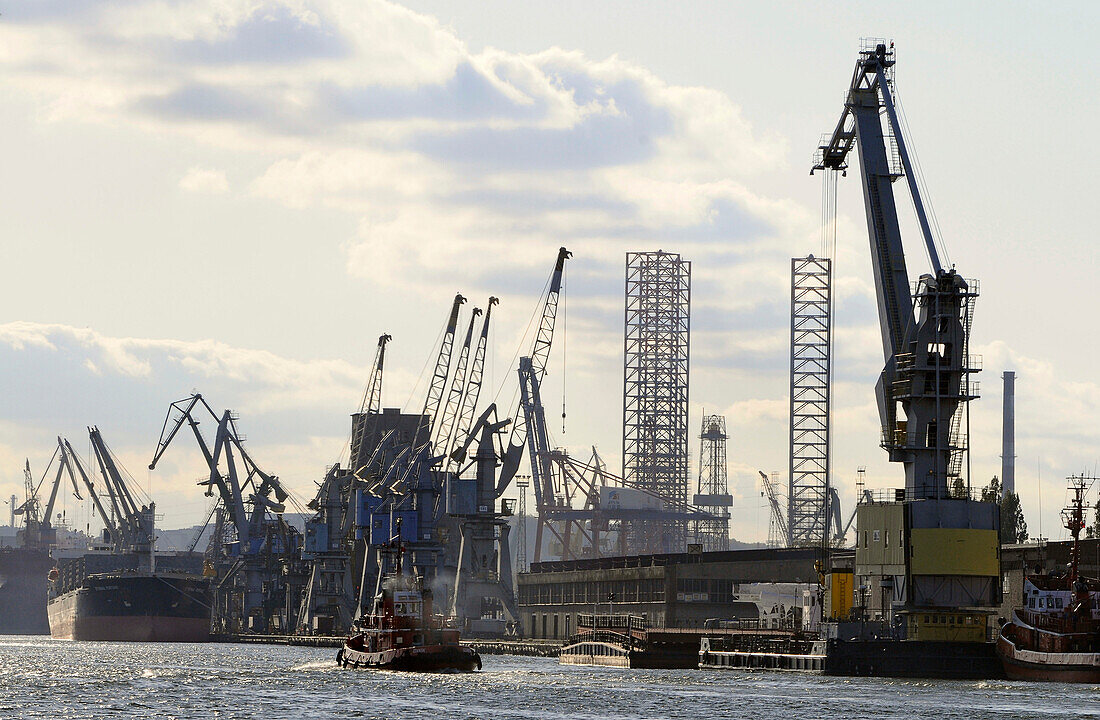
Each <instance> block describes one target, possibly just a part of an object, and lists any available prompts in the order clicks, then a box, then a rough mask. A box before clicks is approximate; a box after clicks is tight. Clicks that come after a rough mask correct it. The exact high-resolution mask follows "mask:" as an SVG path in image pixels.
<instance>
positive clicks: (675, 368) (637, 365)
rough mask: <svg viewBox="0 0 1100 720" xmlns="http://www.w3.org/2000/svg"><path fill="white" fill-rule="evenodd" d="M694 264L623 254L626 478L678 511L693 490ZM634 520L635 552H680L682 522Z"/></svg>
mask: <svg viewBox="0 0 1100 720" xmlns="http://www.w3.org/2000/svg"><path fill="white" fill-rule="evenodd" d="M690 326H691V263H690V262H688V261H686V260H683V259H682V258H681V257H680V255H679V254H678V253H667V252H664V251H661V250H658V251H657V252H632V253H627V254H626V333H625V334H626V339H625V348H624V358H623V364H624V372H623V380H624V383H623V385H624V387H623V477H624V478H626V480H627V481H629V482H630V483H632V484H633V486H634V487H639V488H643V489H645V490H646V491H648V492H650V493H653V494H654V495H657V496H659V497H661V498H664V499H665V501H666V505H668V506H670V508H671V507H675V508H685V507H686V506H687V499H688V497H687V495H688V428H687V424H688V344H689V336H690ZM659 514H660V513H657V512H655V513H652V514H651V517H650V518H649V519H645V518H640V519H639V520H637V521H634V522H632V523H631V525H630V528H629V530H628V534H627V546H628V548H629V549H630V551H631V552H634V553H661V552H682V551H683V550H684V549H685V541H686V539H687V523H686V522H685V521H684V520H675V519H665V518H661V517H659Z"/></svg>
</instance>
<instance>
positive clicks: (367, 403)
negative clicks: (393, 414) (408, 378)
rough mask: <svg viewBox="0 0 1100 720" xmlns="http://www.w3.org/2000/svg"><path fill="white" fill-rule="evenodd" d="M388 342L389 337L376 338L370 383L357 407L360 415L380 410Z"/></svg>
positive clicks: (390, 337) (390, 338) (391, 338)
mask: <svg viewBox="0 0 1100 720" xmlns="http://www.w3.org/2000/svg"><path fill="white" fill-rule="evenodd" d="M390 340H393V337H392V336H390V335H379V336H378V349H377V350H375V352H374V364H373V365H372V366H371V374H370V381H369V382H368V383H367V390H366V392H364V393H363V402H362V403H361V404H360V405H359V412H361V413H372V414H377V413H378V412H379V411H380V410H381V409H382V366H383V365H385V363H386V344H387V343H389V341H390Z"/></svg>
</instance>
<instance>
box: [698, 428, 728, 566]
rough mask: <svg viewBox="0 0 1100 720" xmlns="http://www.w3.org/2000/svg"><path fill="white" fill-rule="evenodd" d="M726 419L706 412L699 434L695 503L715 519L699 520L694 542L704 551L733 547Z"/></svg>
mask: <svg viewBox="0 0 1100 720" xmlns="http://www.w3.org/2000/svg"><path fill="white" fill-rule="evenodd" d="M728 438H729V436H728V435H726V419H725V418H724V417H722V416H721V415H705V416H704V417H703V429H702V431H701V432H700V433H699V441H700V442H699V486H698V491H697V493H696V495H695V497H694V498H692V504H693V505H695V507H697V508H698V509H700V510H702V511H704V512H707V513H710V514H711V515H712V516H713V519H707V520H695V521H694V522H693V523H692V525H693V528H692V530H693V533H692V534H693V535H694V542H696V543H699V544H700V545H702V546H703V551H704V552H713V551H716V550H729V549H730V537H729V524H730V520H729V517H730V513H729V509H730V507H731V506H732V505H733V498H732V497H730V494H729V488H728V485H727V482H726V440H727V439H728Z"/></svg>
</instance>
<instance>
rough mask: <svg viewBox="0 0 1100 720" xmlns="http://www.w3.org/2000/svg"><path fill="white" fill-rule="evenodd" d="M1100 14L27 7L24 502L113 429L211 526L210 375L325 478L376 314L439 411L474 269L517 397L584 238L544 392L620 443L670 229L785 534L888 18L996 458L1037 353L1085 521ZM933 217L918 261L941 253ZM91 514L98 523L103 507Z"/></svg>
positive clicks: (8, 405) (18, 298)
mask: <svg viewBox="0 0 1100 720" xmlns="http://www.w3.org/2000/svg"><path fill="white" fill-rule="evenodd" d="M1098 14H1100V13H1098V12H1097V10H1096V9H1095V8H1094V6H1093V5H1091V4H1086V3H1080V4H1071V3H1064V4H1059V5H1056V6H1051V7H1047V6H1040V5H1036V4H1025V3H1002V2H998V3H968V4H965V5H964V6H962V7H960V6H959V5H958V4H957V3H939V4H936V3H931V4H929V3H921V4H920V5H919V7H918V6H916V5H914V4H897V5H894V6H892V7H890V8H885V9H884V8H883V7H882V3H873V4H872V3H859V2H850V3H845V4H843V6H842V7H828V6H826V5H824V4H820V3H736V2H701V1H692V2H682V1H681V2H601V3H591V2H574V1H570V0H559V1H558V2H554V3H526V2H522V3H521V2H514V1H511V2H505V1H503V0H482V1H481V2H467V3H456V2H443V1H442V0H409V2H406V3H405V4H403V5H399V4H396V3H391V2H383V1H381V0H354V1H352V0H328V1H315V2H307V1H305V0H284V1H281V2H280V1H275V0H189V1H185V0H127V1H125V2H123V1H122V0H118V1H111V0H103V1H101V2H96V3H88V2H80V1H77V0H22V1H19V0H9V1H8V2H5V3H2V6H0V70H2V73H3V75H2V77H3V79H2V80H0V93H2V102H0V122H2V126H3V128H4V132H3V134H2V136H0V146H2V148H3V152H2V153H0V157H2V158H3V161H2V163H0V237H2V238H3V241H2V242H3V248H4V254H3V263H2V264H0V308H2V315H0V363H2V367H3V368H4V372H3V374H2V376H0V378H2V379H0V383H2V385H0V496H2V497H7V496H8V495H10V494H12V493H20V494H21V484H22V474H21V466H22V462H23V458H25V457H29V458H30V460H31V464H32V468H34V469H35V472H36V474H38V473H41V472H42V470H43V469H44V467H45V464H46V462H47V461H48V460H49V458H50V455H51V453H52V451H53V446H54V443H55V440H54V438H55V437H56V436H57V435H58V434H60V435H64V436H66V437H68V438H70V439H71V441H72V443H73V445H74V447H76V448H77V450H78V451H80V452H86V451H87V447H88V444H87V440H86V431H85V426H87V425H92V424H95V425H98V426H99V427H100V429H101V430H102V432H103V434H104V437H105V438H106V439H107V441H108V442H109V443H110V444H111V445H112V447H113V448H114V450H115V452H116V453H117V454H118V455H119V456H120V457H121V458H122V459H123V461H124V462H125V464H126V466H127V467H128V468H129V469H130V470H131V471H132V473H133V475H134V477H135V479H136V480H137V481H138V482H139V483H140V484H141V485H142V486H144V487H149V488H151V490H152V493H153V495H154V496H155V497H156V498H157V499H158V504H159V506H160V507H161V508H162V509H163V514H164V518H163V520H161V524H162V525H164V526H167V527H176V526H181V525H187V524H191V523H193V522H197V521H198V520H199V519H200V517H201V516H202V515H203V513H204V510H205V508H206V507H207V505H206V503H207V501H206V500H205V499H204V498H203V497H202V495H201V493H200V491H199V490H198V489H197V488H195V487H194V485H193V482H194V479H195V478H197V477H198V476H200V475H202V473H203V465H202V462H201V458H200V456H199V452H198V450H197V448H196V447H195V446H194V443H193V441H190V442H189V441H188V440H187V439H186V438H180V441H179V442H178V445H177V446H176V447H174V448H173V449H171V450H170V451H169V453H168V455H167V456H166V457H165V460H164V461H163V462H162V464H161V465H160V466H159V467H158V470H157V471H155V472H153V473H149V472H148V471H146V470H145V466H146V465H147V464H148V460H149V458H150V457H151V455H152V452H153V450H154V448H155V445H156V442H157V438H158V435H159V432H160V427H161V423H162V421H163V419H164V415H165V412H166V411H167V408H168V404H169V403H170V402H171V401H173V400H176V399H179V398H182V397H185V396H187V395H188V394H190V393H191V392H192V391H194V390H198V391H201V392H202V393H203V394H204V395H205V396H206V397H207V398H208V399H209V400H210V402H211V404H213V405H214V406H215V407H216V408H218V409H221V408H232V409H234V410H235V411H237V412H239V413H240V415H241V427H242V428H243V430H244V432H246V433H247V435H248V442H249V448H250V450H251V452H252V454H253V455H254V457H255V458H256V459H257V460H258V461H259V462H260V463H261V465H263V466H264V467H265V468H267V469H268V470H270V471H272V472H275V473H277V474H278V475H280V476H281V477H282V478H283V479H284V481H285V482H286V483H287V485H289V486H290V487H291V488H292V489H294V490H295V491H296V492H297V494H298V495H299V496H301V497H302V498H308V497H310V496H311V495H312V493H313V488H314V482H315V481H316V480H319V479H320V478H321V476H322V475H323V473H324V471H325V468H326V466H327V465H329V464H331V463H333V462H336V461H337V460H339V459H340V458H341V455H342V453H344V452H345V451H344V447H345V445H346V442H347V432H348V428H347V426H348V420H347V416H348V413H350V412H351V411H352V410H354V409H355V407H356V406H357V404H358V402H359V397H360V395H361V392H362V387H363V384H364V382H365V379H366V374H367V369H368V366H369V364H370V361H371V358H372V355H373V349H374V344H375V341H376V339H377V337H378V335H380V334H381V333H383V332H388V333H391V334H392V335H393V336H394V340H393V343H392V344H391V346H390V352H389V365H388V368H387V377H386V387H385V393H384V404H386V405H388V406H398V407H406V408H408V409H412V408H415V407H418V406H419V405H420V403H422V397H423V392H424V382H423V375H422V373H423V370H422V369H423V368H424V367H425V363H426V362H427V361H428V360H429V358H430V356H431V354H432V352H433V343H435V341H436V338H437V337H438V334H439V331H440V327H441V325H442V323H443V320H444V316H445V314H446V312H447V309H448V307H449V303H450V301H451V298H452V297H453V294H454V293H455V292H457V291H461V292H463V293H464V294H465V295H466V296H467V297H469V298H470V300H471V305H475V304H476V305H480V306H484V302H485V298H486V297H487V296H488V295H490V294H493V295H497V296H499V297H500V298H501V304H500V306H499V308H497V309H496V311H495V314H494V317H495V318H496V319H497V320H498V322H497V324H496V326H495V330H494V333H493V336H492V348H491V349H492V358H491V359H490V362H489V367H488V370H489V372H488V375H489V377H488V382H487V386H491V388H490V389H489V390H488V391H487V392H486V395H487V396H490V397H495V398H496V399H497V400H498V401H499V402H500V403H501V404H502V405H503V406H505V407H509V408H510V407H511V406H512V403H513V398H514V396H515V381H514V366H513V362H514V357H515V355H516V352H517V350H518V349H519V348H520V346H521V338H522V337H523V333H524V330H525V328H526V327H527V324H528V321H529V319H530V317H531V314H532V312H533V310H534V309H535V306H536V303H537V299H538V295H539V292H540V290H541V289H542V287H543V283H544V281H545V278H546V276H547V274H548V272H549V270H550V266H551V263H552V262H553V259H554V256H555V252H556V249H557V248H558V246H560V245H565V246H567V247H568V248H569V249H570V250H572V251H573V252H574V258H573V260H571V261H570V263H569V266H568V270H567V275H568V280H567V290H566V294H567V298H568V300H567V311H566V315H565V319H564V320H563V323H562V325H563V328H562V329H563V330H564V331H565V332H564V333H563V334H561V335H559V343H558V345H557V350H556V352H555V356H554V358H553V359H552V361H551V368H550V374H549V375H548V378H547V381H546V385H547V387H546V392H545V393H544V397H547V398H548V404H549V406H550V407H549V410H548V414H549V415H550V416H551V417H555V418H556V417H557V416H559V415H560V411H559V406H560V404H561V402H562V397H563V396H564V398H565V400H566V404H567V414H568V418H567V422H566V428H565V432H564V433H561V432H558V433H556V441H557V442H558V443H560V444H563V445H566V446H568V447H569V448H571V449H572V450H573V451H574V452H575V453H576V454H579V455H585V456H586V455H587V454H588V452H589V448H590V447H591V446H592V445H596V446H598V448H599V450H600V452H601V453H602V454H603V455H604V456H605V458H607V459H608V461H609V462H610V465H611V466H612V467H618V466H619V464H620V447H621V422H622V418H621V412H622V411H621V383H622V370H621V364H622V314H623V301H622V287H623V259H624V253H625V251H627V250H652V249H658V248H662V249H665V250H670V251H676V252H680V253H682V254H683V255H684V256H685V257H686V258H688V259H690V260H692V261H693V262H694V285H693V308H692V309H693V316H692V319H693V334H692V388H691V405H692V419H691V425H692V427H693V428H694V427H697V426H698V424H699V418H700V417H701V415H702V413H703V411H704V410H705V411H706V412H708V413H712V412H718V413H723V414H725V415H726V417H727V420H728V422H729V428H730V434H731V440H730V448H729V457H730V460H731V462H730V480H731V489H732V490H733V492H734V494H735V495H736V497H737V507H736V508H735V510H734V528H733V534H734V536H735V537H737V538H739V539H743V540H755V539H762V538H764V537H766V535H767V514H766V511H765V510H764V509H763V508H762V505H761V502H760V497H759V487H758V483H757V482H756V473H755V471H756V469H758V468H759V469H764V470H784V469H785V468H786V456H787V420H786V417H787V402H788V400H787V353H788V332H789V331H788V310H789V271H790V270H789V267H790V266H789V262H790V257H792V255H804V254H806V253H809V252H815V251H818V248H819V236H820V233H819V225H820V221H821V212H820V192H821V188H820V184H819V183H820V179H819V178H812V177H810V176H809V175H808V172H807V171H808V167H809V161H810V157H811V155H812V153H813V150H814V148H815V147H816V144H817V142H818V138H819V135H820V134H821V133H823V132H826V131H828V130H830V129H831V128H832V126H833V124H834V123H835V121H836V118H837V116H838V114H839V112H840V109H841V102H842V99H843V95H844V91H845V89H846V87H847V83H848V80H849V77H850V74H851V69H852V64H853V62H854V59H855V55H856V51H857V50H858V46H859V39H860V38H861V37H864V36H885V37H891V38H893V39H894V40H895V41H896V42H897V48H898V68H897V87H898V93H899V96H900V98H901V102H902V106H903V109H904V111H905V115H906V118H907V121H908V124H909V127H910V129H911V131H912V140H913V143H914V148H915V150H916V153H917V156H918V158H919V160H920V163H921V166H922V168H923V171H924V175H925V179H926V181H927V184H928V187H929V190H930V199H931V201H932V203H933V206H934V208H935V210H936V214H937V216H938V218H939V224H940V226H941V228H942V230H943V240H944V242H945V244H946V246H947V248H948V251H949V256H950V258H949V259H950V261H951V262H952V263H954V264H956V266H957V268H958V269H959V271H960V272H961V273H962V274H963V275H965V276H967V277H977V278H979V279H980V281H981V290H982V298H981V300H980V304H979V306H978V312H977V317H976V320H975V334H974V339H973V343H974V350H975V351H976V352H978V353H981V354H982V355H983V356H984V366H985V370H984V372H983V373H982V378H981V379H982V391H983V392H982V395H983V398H982V399H981V400H980V401H978V402H977V403H975V406H974V409H973V413H972V424H973V428H974V434H973V447H974V456H973V466H974V481H975V483H982V484H984V483H985V482H987V481H988V479H989V477H991V476H992V475H993V474H995V473H997V472H998V471H999V467H1000V459H999V454H1000V447H999V442H1000V440H999V438H1000V403H1001V392H1000V373H1001V372H1002V371H1003V370H1005V369H1013V370H1016V372H1017V373H1018V383H1017V396H1018V397H1017V425H1018V428H1017V433H1018V444H1017V454H1018V457H1019V461H1018V462H1019V465H1018V470H1017V478H1018V479H1017V485H1018V489H1019V490H1020V492H1021V495H1022V496H1023V502H1024V508H1025V511H1026V513H1027V517H1028V520H1029V523H1031V526H1032V532H1033V534H1034V533H1035V530H1036V529H1037V528H1038V524H1039V517H1040V514H1039V502H1040V493H1039V487H1040V484H1039V483H1038V482H1037V476H1039V475H1041V477H1042V482H1041V488H1042V509H1043V515H1042V523H1043V532H1044V534H1045V535H1048V536H1052V537H1058V536H1059V530H1058V525H1057V510H1058V508H1059V507H1060V506H1061V504H1062V502H1063V498H1064V491H1063V487H1064V481H1063V479H1062V478H1064V476H1065V475H1067V474H1069V473H1070V472H1080V471H1082V470H1088V471H1092V470H1094V469H1095V468H1096V467H1097V463H1098V462H1100V447H1098V446H1097V443H1096V439H1097V436H1098V435H1100V431H1097V429H1096V427H1097V416H1098V413H1097V408H1098V405H1100V385H1098V383H1097V381H1096V379H1095V377H1094V376H1093V372H1092V371H1093V366H1094V361H1093V358H1094V356H1095V355H1096V353H1097V350H1098V348H1097V340H1096V337H1095V333H1094V332H1093V329H1092V328H1091V327H1090V326H1089V325H1088V324H1086V323H1084V320H1086V319H1087V318H1088V311H1087V308H1088V307H1090V306H1091V305H1092V304H1093V303H1094V302H1095V298H1096V290H1095V286H1094V280H1093V278H1094V277H1095V276H1096V273H1097V268H1096V262H1095V259H1094V257H1095V253H1094V245H1095V234H1094V225H1095V224H1094V221H1093V217H1092V212H1091V210H1090V209H1089V208H1091V207H1093V206H1094V205H1095V200H1094V198H1093V195H1094V191H1095V189H1096V182H1095V180H1094V178H1093V175H1092V173H1093V168H1095V167H1096V166H1097V164H1098V163H1097V161H1098V158H1097V154H1098V152H1097V146H1096V143H1094V142H1091V141H1090V138H1091V137H1092V135H1091V133H1090V132H1089V131H1091V130H1093V126H1094V124H1095V123H1094V121H1093V118H1095V117H1096V115H1097V111H1098V108H1097V90H1096V87H1097V82H1096V80H1097V78H1098V75H1100V73H1098V68H1097V64H1098V60H1097V55H1096V53H1095V52H1092V51H1091V43H1092V41H1093V39H1092V38H1091V36H1090V34H1089V33H1090V30H1091V28H1093V27H1095V26H1096V23H1097V20H1098V19H1100V18H1098V17H1097V16H1098ZM899 190H900V188H899ZM902 197H903V202H902V203H901V207H902V208H903V210H902V211H903V214H904V215H905V218H904V219H905V221H906V222H907V223H908V225H907V228H911V226H912V223H911V218H910V217H909V216H910V215H911V212H910V210H909V209H908V208H909V204H908V201H907V198H906V197H905V196H904V195H903V196H902ZM839 203H840V222H839V239H838V251H837V270H838V279H837V293H838V310H837V319H836V322H837V335H836V343H837V347H836V378H837V382H836V385H835V395H836V414H835V418H834V429H835V436H834V437H835V443H834V446H835V452H834V468H835V482H836V483H837V484H838V486H839V488H840V490H841V495H842V498H843V499H844V500H845V502H849V503H850V502H851V500H852V499H854V496H855V488H854V480H855V470H856V467H857V466H860V465H866V466H867V467H868V479H869V481H870V482H871V484H873V485H878V486H882V487H892V486H896V485H898V484H900V472H901V471H900V468H898V467H891V466H890V465H889V464H888V463H886V462H885V456H884V453H883V451H882V450H880V449H879V448H878V446H877V416H876V412H875V409H874V403H873V390H872V388H873V383H874V380H875V377H876V375H877V372H878V370H879V369H880V368H881V364H882V357H881V349H880V344H879V339H878V331H877V324H876V319H875V314H874V304H873V284H872V278H871V275H870V263H869V261H868V253H867V239H866V230H865V225H864V221H863V214H862V199H861V197H860V194H859V187H858V182H857V181H856V179H855V176H854V175H853V177H850V178H848V179H847V180H844V181H842V182H841V191H840V201H839ZM910 238H913V236H912V235H910ZM910 244H911V246H912V250H913V252H912V253H911V254H910V263H909V266H910V274H911V276H912V277H916V275H918V274H919V273H920V272H923V271H924V270H925V269H926V261H925V260H924V257H923V254H922V253H921V252H920V250H919V245H918V244H916V243H910ZM563 348H564V350H565V352H564V353H562V352H561V350H562V349H563ZM418 379H419V383H418ZM555 423H556V421H555ZM556 429H557V430H559V431H560V428H556ZM697 452H698V449H697V444H696V442H695V441H693V444H692V453H693V454H695V453H697ZM694 464H695V463H694V462H693V465H694ZM59 507H62V508H63V509H64V510H65V511H66V513H67V516H68V517H70V518H71V519H72V520H73V522H74V523H75V524H78V525H83V524H84V523H86V522H87V510H86V508H84V507H83V506H82V504H80V503H78V502H77V501H76V500H75V499H73V498H71V497H69V498H66V499H65V500H64V501H63V505H62V506H59ZM846 512H847V511H846ZM4 515H5V518H6V512H5V513H4ZM5 521H6V520H5Z"/></svg>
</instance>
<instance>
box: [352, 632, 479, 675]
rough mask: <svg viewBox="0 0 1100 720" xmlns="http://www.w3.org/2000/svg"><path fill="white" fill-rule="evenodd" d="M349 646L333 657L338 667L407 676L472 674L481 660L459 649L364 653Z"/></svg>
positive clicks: (437, 647) (423, 647)
mask: <svg viewBox="0 0 1100 720" xmlns="http://www.w3.org/2000/svg"><path fill="white" fill-rule="evenodd" d="M351 642H352V640H350V639H349V641H348V642H347V643H344V647H343V648H341V649H340V652H338V653H337V654H336V663H337V664H338V665H340V666H341V667H344V668H356V669H358V668H369V669H373V670H401V671H406V672H447V671H451V672H474V671H475V670H480V669H481V656H480V655H478V654H477V652H475V651H474V650H472V649H470V648H468V647H463V646H461V645H421V646H418V647H405V648H391V649H388V650H381V651H379V652H366V651H363V650H357V649H355V648H354V647H352V646H351V645H350V643H351Z"/></svg>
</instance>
